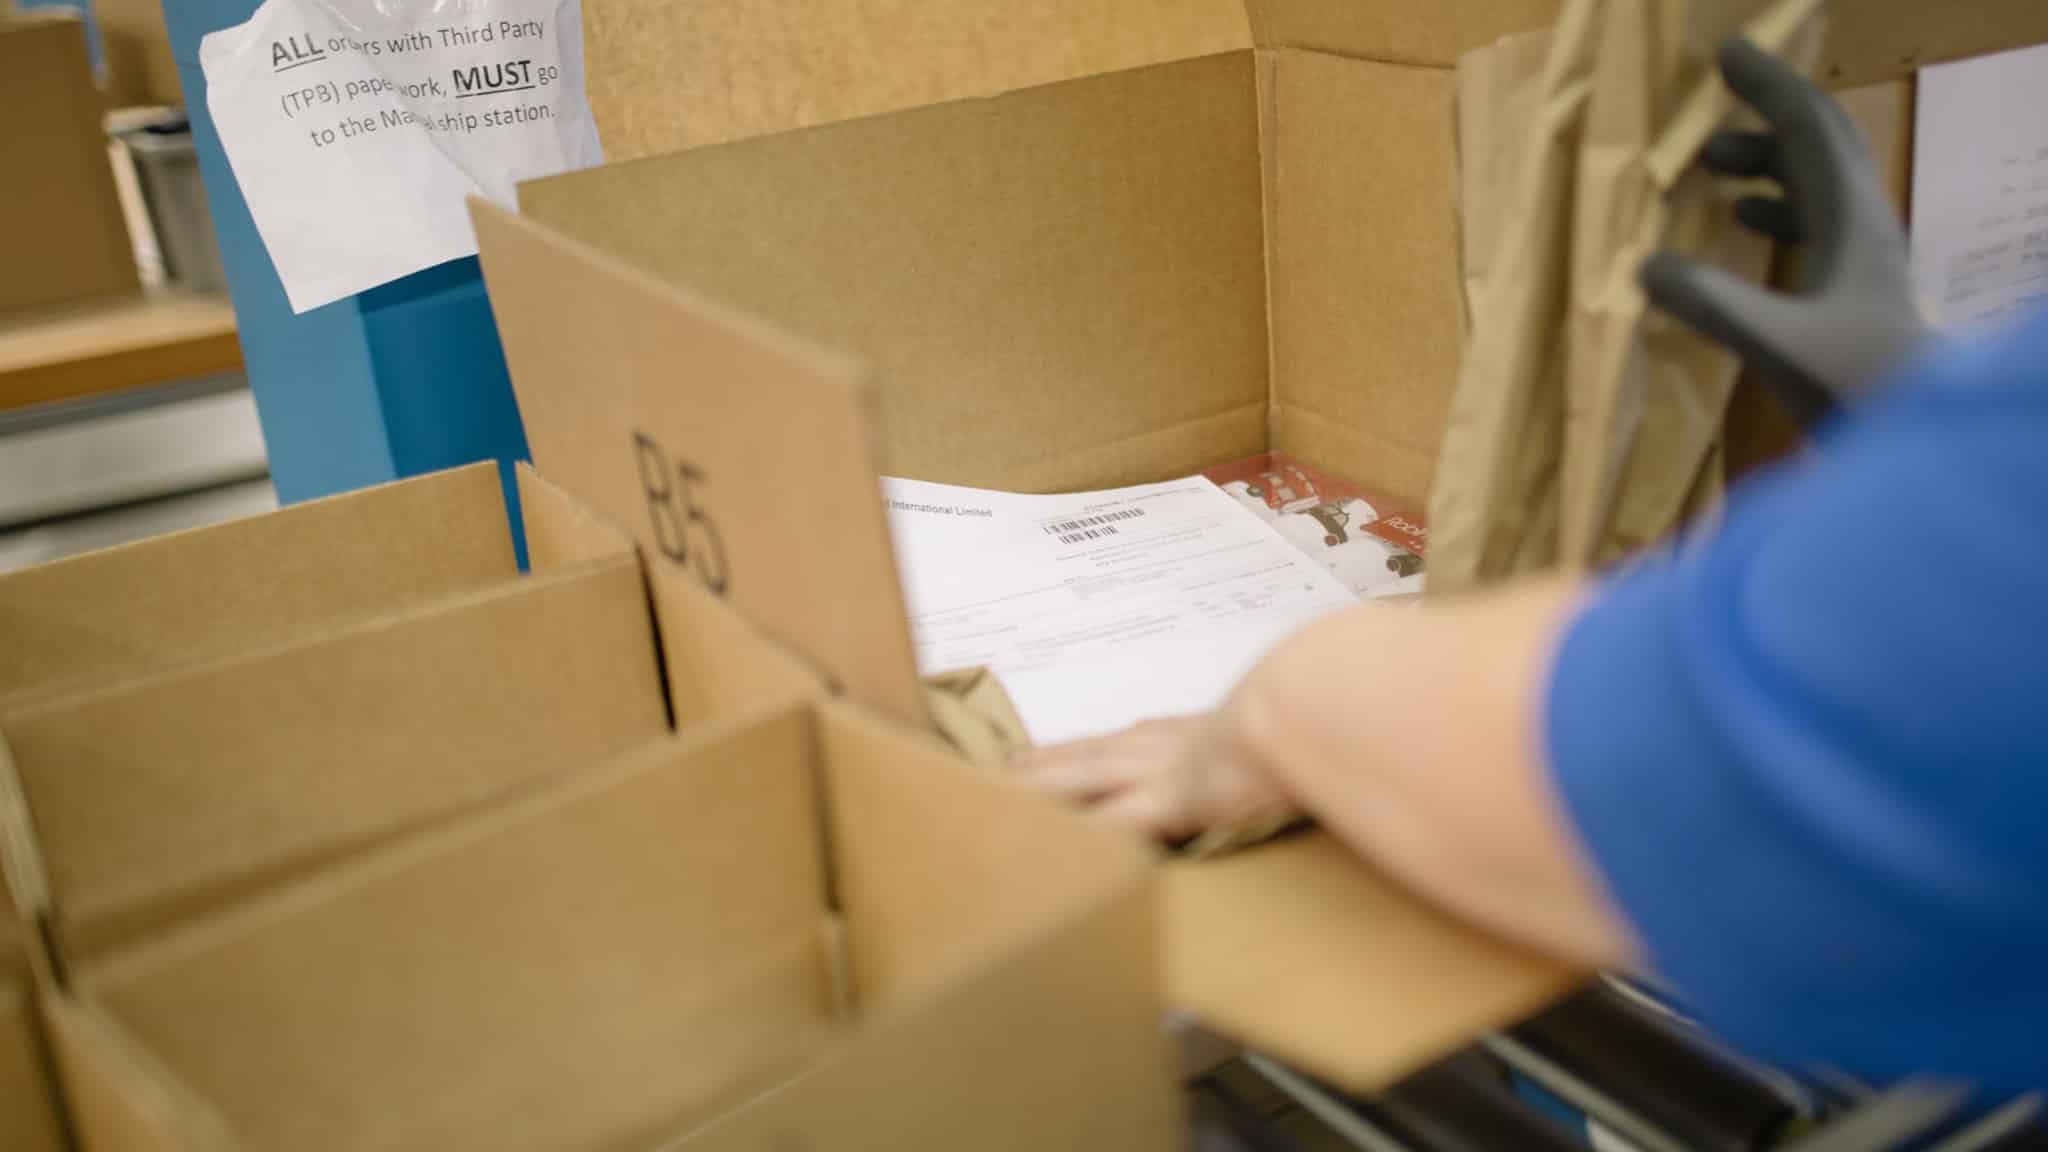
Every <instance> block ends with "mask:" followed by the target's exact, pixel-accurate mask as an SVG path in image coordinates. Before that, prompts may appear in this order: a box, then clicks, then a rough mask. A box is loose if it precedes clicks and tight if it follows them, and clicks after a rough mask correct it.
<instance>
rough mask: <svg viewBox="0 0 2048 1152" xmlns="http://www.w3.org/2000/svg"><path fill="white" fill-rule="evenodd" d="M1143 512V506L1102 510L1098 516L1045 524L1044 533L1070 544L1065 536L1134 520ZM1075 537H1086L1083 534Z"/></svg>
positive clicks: (1070, 541)
mask: <svg viewBox="0 0 2048 1152" xmlns="http://www.w3.org/2000/svg"><path fill="white" fill-rule="evenodd" d="M1144 514H1145V510H1144V509H1143V508H1125V509H1122V510H1121V511H1117V512H1104V513H1103V514H1102V515H1100V516H1083V517H1082V518H1081V519H1079V520H1068V521H1065V522H1064V523H1060V524H1047V525H1046V526H1045V534H1046V535H1047V536H1057V537H1059V538H1060V543H1062V544H1072V543H1074V541H1073V540H1069V539H1067V537H1068V536H1069V535H1073V534H1077V533H1079V532H1081V531H1082V530H1083V529H1086V528H1101V527H1105V526H1107V525H1112V524H1118V523H1121V522H1122V521H1125V520H1136V519H1138V518H1139V517H1141V516H1143V515H1144ZM1110 535H1112V536H1114V535H1116V533H1114V532H1111V533H1110ZM1077 538H1078V539H1084V540H1085V539H1087V537H1085V536H1080V537H1077Z"/></svg>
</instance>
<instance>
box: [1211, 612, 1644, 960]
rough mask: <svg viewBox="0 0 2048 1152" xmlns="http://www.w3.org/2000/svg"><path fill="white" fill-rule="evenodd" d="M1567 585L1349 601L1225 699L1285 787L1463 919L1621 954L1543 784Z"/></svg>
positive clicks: (1598, 955)
mask: <svg viewBox="0 0 2048 1152" xmlns="http://www.w3.org/2000/svg"><path fill="white" fill-rule="evenodd" d="M1583 594H1584V593H1583V590H1582V589H1581V588H1580V587H1579V586H1578V585H1576V584H1573V583H1567V582H1549V583H1543V584H1535V585H1529V586H1526V587H1522V588H1518V589H1513V590H1509V591H1506V592H1502V593H1496V594H1493V595H1490V596H1485V597H1478V598H1474V599H1472V600H1470V601H1469V602H1460V603H1457V604H1453V605H1449V606H1445V607H1433V608H1428V609H1425V610H1423V611H1419V612H1403V611H1394V610H1388V609H1385V608H1374V607H1365V608H1361V609H1359V610H1356V611H1353V612H1348V613H1346V614H1344V615H1342V616H1338V617H1333V618H1331V619H1329V620H1326V621H1323V622H1322V623H1319V624H1317V625H1315V626H1314V627H1311V628H1309V629H1308V630H1306V631H1305V632H1303V633H1302V634H1301V635H1299V636H1297V637H1295V638H1294V639H1292V640H1290V641H1289V642H1288V643H1287V644H1285V645H1283V646H1282V647H1281V648H1280V649H1278V650H1277V651H1275V652H1274V653H1273V654H1272V655H1271V656H1270V657H1269V658H1268V659H1267V660H1266V661H1265V663H1263V664H1262V665H1261V666H1260V667H1259V668H1258V670H1257V671H1255V672H1254V673H1253V674H1252V675H1251V677H1250V678H1248V679H1247V680H1246V682H1245V685H1244V686H1243V688H1242V689H1241V690H1240V691H1239V693H1238V695H1237V697H1236V698H1235V699H1234V700H1233V701H1232V703H1231V705H1230V708H1229V719H1230V721H1231V723H1232V725H1233V727H1234V728H1236V729H1237V730H1238V731H1239V732H1240V733H1241V734H1242V739H1243V740H1244V741H1245V743H1246V744H1247V745H1248V747H1249V748H1250V749H1251V750H1253V752H1254V754H1255V755H1256V756H1257V757H1258V758H1259V760H1260V761H1262V762H1263V763H1264V764H1265V765H1266V767H1267V770H1269V771H1270V772H1272V773H1273V775H1274V776H1275V777H1276V778H1277V779H1278V780H1279V781H1280V782H1281V784H1282V786H1283V787H1284V788H1285V789H1286V790H1287V792H1288V793H1289V794H1290V795H1292V796H1293V797H1294V798H1295V800H1296V801H1297V802H1298V803H1300V804H1301V805H1302V806H1303V807H1304V808H1306V809H1307V810H1308V811H1309V812H1310V813H1311V814H1312V815H1314V816H1315V817H1316V818H1317V819H1318V820H1320V821H1321V822H1322V824H1323V825H1324V826H1325V827H1327V828H1329V829H1330V830H1331V831H1332V832H1334V833H1335V834H1336V835H1337V836H1339V837H1340V838H1342V839H1343V840H1345V841H1346V842H1347V843H1348V844H1350V845H1351V846H1352V848H1353V849H1354V850H1356V851H1357V852H1359V853H1360V854H1361V855H1363V856H1365V857H1367V858H1369V859H1371V860H1373V861H1374V862H1376V863H1377V864H1379V865H1380V866H1381V867H1383V868H1386V869H1387V870H1388V871H1390V872H1392V873H1394V874H1395V875H1397V876H1399V877H1400V878H1401V879H1403V880H1404V881H1406V882H1407V883H1409V884H1410V885H1412V886H1413V887H1415V888H1416V889H1417V890H1418V891H1421V892H1422V893H1424V894H1425V895H1427V896H1430V897H1431V898H1433V899H1435V900H1437V901H1438V902H1440V903H1442V904H1444V905H1445V906H1446V907H1448V908H1450V909H1451V910H1452V911H1454V912H1457V913H1459V914H1461V915H1463V916H1465V917H1466V918H1468V919H1470V920H1472V921H1474V922H1476V923H1478V924H1480V925H1482V926H1484V927H1487V928H1490V929H1493V930H1495V931H1498V932H1501V933H1504V934H1507V935H1511V936H1514V937H1517V938H1519V939H1522V940H1524V941H1526V942H1528V943H1530V944H1532V945H1535V946H1538V947H1541V948H1543V949H1545V950H1547V951H1550V952H1552V953H1554V954H1558V955H1560V956H1564V957H1568V958H1571V959H1575V960H1579V961H1582V962H1585V963H1589V964H1595V965H1602V966H1619V965H1622V964H1625V963H1627V962H1629V961H1630V960H1631V955H1630V954H1631V946H1630V944H1629V941H1628V936H1627V933H1626V931H1625V929H1623V928H1622V927H1621V925H1620V923H1619V921H1618V919H1617V918H1616V916H1615V915H1614V913H1613V912H1612V911H1611V909H1610V908H1609V906H1608V904H1607V902H1606V899H1605V897H1604V896H1603V894H1602V893H1601V891H1600V889H1599V886H1598V884H1597V882H1596V881H1595V880H1594V879H1593V878H1592V873H1591V870H1590V869H1589V867H1588V866H1587V865H1586V863H1585V862H1584V861H1583V859H1582V858H1581V855H1580V849H1579V848H1578V846H1577V844H1576V842H1575V840H1574V838H1573V836H1572V834H1571V832H1570V831H1569V825H1568V822H1567V820H1566V818H1565V816H1564V813H1563V812H1562V810H1561V809H1560V807H1559V804H1558V802H1557V800H1556V798H1555V796H1554V795H1553V793H1552V790H1551V787H1550V783H1549V774H1548V772H1547V771H1546V767H1545V760H1544V743H1543V736H1542V733H1543V729H1542V709H1543V697H1544V689H1545V683H1546V680H1547V677H1548V670H1549V665H1550V661H1551V657H1552V653H1553V650H1554V648H1555V646H1556V643H1557V640H1558V637H1559V636H1560V634H1561V632H1562V630H1563V629H1564V627H1565V625H1566V623H1567V622H1568V620H1569V618H1570V615H1571V612H1572V610H1573V606H1574V605H1575V604H1576V603H1577V602H1578V599H1579V597H1580V596H1581V595H1583Z"/></svg>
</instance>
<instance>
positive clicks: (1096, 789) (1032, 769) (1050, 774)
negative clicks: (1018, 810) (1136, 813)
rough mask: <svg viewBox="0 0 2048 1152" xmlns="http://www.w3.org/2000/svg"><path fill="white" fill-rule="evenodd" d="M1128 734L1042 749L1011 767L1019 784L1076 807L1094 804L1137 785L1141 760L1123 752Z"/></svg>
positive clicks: (1031, 753)
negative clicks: (1077, 805) (1073, 804)
mask: <svg viewBox="0 0 2048 1152" xmlns="http://www.w3.org/2000/svg"><path fill="white" fill-rule="evenodd" d="M1128 735H1129V733H1124V734H1121V735H1118V736H1104V737H1100V738H1097V739H1094V740H1084V741H1080V742H1078V743H1074V744H1068V745H1065V746H1063V747H1057V748H1039V749H1034V750H1032V751H1030V752H1027V753H1025V754H1024V755H1022V756H1019V757H1018V758H1017V759H1016V760H1014V761H1012V762H1011V765H1010V768H1011V771H1012V772H1013V773H1014V775H1015V777H1016V779H1017V780H1018V782H1020V783H1022V784H1023V785H1025V786H1026V787H1028V788H1030V789H1032V790H1033V791H1036V792H1044V793H1047V794H1048V795H1052V796H1056V797H1058V798H1060V799H1062V800H1065V801H1068V802H1070V803H1075V804H1092V803H1094V802H1095V801H1097V800H1100V799H1102V798H1103V797H1105V796H1108V795H1110V794H1112V793H1115V792H1118V791H1121V790H1122V789H1124V788H1128V787H1130V786H1131V785H1132V784H1134V783H1136V782H1137V780H1138V778H1139V777H1140V776H1141V775H1142V773H1143V767H1142V760H1141V759H1139V758H1136V757H1133V756H1131V755H1130V754H1128V753H1127V752H1126V751H1125V749H1124V744H1125V743H1126V737H1128Z"/></svg>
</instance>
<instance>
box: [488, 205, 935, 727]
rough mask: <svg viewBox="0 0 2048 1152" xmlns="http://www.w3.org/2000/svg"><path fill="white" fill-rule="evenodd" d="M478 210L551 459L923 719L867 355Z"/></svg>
mask: <svg viewBox="0 0 2048 1152" xmlns="http://www.w3.org/2000/svg"><path fill="white" fill-rule="evenodd" d="M474 216H475V220H476V229H477V239H478V243H479V247H480V250H481V253H482V258H483V265H484V272H485V275H486V277H487V278H488V280H489V283H490V295H491V307H492V309H493V310H494V311H495V312H496V314H497V318H498V329H499V332H500V333H501V334H502V336H503V338H504V343H505V359H506V362H507V364H508V365H509V366H510V368H511V371H512V384H513V388H514V390H515V391H516V392H517V393H518V396H519V406H520V410H521V412H522V414H523V416H524V418H525V422H526V434H527V441H528V443H529V444H530V445H531V446H532V448H533V456H534V460H535V462H536V464H537V465H538V466H539V468H540V469H541V471H542V472H544V473H545V474H546V475H547V476H548V477H549V478H550V479H552V480H553V481H554V482H555V483H557V484H560V485H562V487H564V488H565V489H567V490H568V491H570V492H573V493H575V494H576V495H577V496H578V497H580V498H581V499H583V500H585V501H587V502H588V503H589V504H590V505H591V507H592V508H593V509H595V510H596V511H597V512H598V513H599V514H600V515H602V516H604V517H605V518H606V519H608V520H610V521H612V522H613V523H617V524H621V525H627V526H630V527H631V530H632V533H633V535H634V537H635V538H636V539H637V540H638V541H639V543H640V545H641V547H642V548H643V549H644V550H645V551H646V555H647V557H648V561H649V563H650V564H654V565H665V566H668V567H670V568H672V569H676V570H680V571H682V572H685V573H688V574H690V575H691V577H692V578H694V579H697V580H699V581H700V582H702V583H703V584H705V585H706V586H707V587H709V588H711V589H712V590H714V591H716V592H718V593H720V594H721V595H723V596H726V597H728V598H730V599H731V601H732V603H733V604H734V605H735V606H736V607H738V608H739V609H740V610H741V611H742V612H743V613H745V614H746V615H747V617H748V618H749V619H751V620H753V621H754V622H755V623H757V624H758V625H759V626H760V627H761V629H762V631H763V632H764V633H766V634H767V635H768V636H770V637H772V638H777V639H781V640H783V641H786V642H788V643H789V644H791V645H792V646H794V647H795V648H797V649H798V650H800V651H802V652H804V653H806V654H807V655H808V656H810V657H811V658H812V659H814V660H816V661H817V662H818V664H819V665H820V667H821V668H822V670H823V671H824V672H825V673H826V674H827V675H828V676H831V677H833V678H835V679H836V680H837V681H838V682H839V683H842V684H846V685H850V686H851V688H852V691H853V693H854V694H855V696H856V697H857V698H859V699H861V700H862V701H863V702H865V703H868V704H870V705H872V706H874V707H876V708H879V709H881V710H883V711H884V712H887V713H888V714H890V715H893V716H897V717H899V718H903V719H905V720H912V721H915V720H919V719H921V718H922V716H923V707H924V705H923V700H922V697H921V696H920V695H919V693H918V689H917V677H916V665H915V662H914V661H913V660H912V657H911V649H910V634H909V630H908V627H907V625H906V623H905V619H906V618H905V616H904V612H903V608H902V594H901V591H900V590H899V588H898V587H897V583H896V569H895V559H894V555H893V553H892V552H891V551H890V546H889V538H888V530H887V527H886V523H885V521H884V519H883V511H882V500H881V493H880V492H879V491H878V490H877V488H876V485H875V466H874V461H873V455H874V453H873V450H872V448H871V445H872V434H871V432H870V430H869V429H870V424H869V422H868V421H867V420H866V419H865V418H864V416H865V413H866V412H867V411H868V409H869V408H870V407H871V406H872V403H873V400H872V395H873V394H872V388H871V386H870V385H869V384H868V383H867V381H866V379H865V377H864V376H863V374H862V373H861V371H860V370H859V369H858V368H857V367H856V366H855V365H854V364H853V363H852V362H850V361H847V360H845V359H842V358H839V357H836V356H830V355H827V354H824V353H822V352H818V351H816V350H814V349H812V348H810V347H808V346H806V345H804V344H802V343H800V342H798V341H796V340H794V339H791V338H787V337H784V336H782V335H781V334H779V333H777V332H775V331H773V330H772V329H770V328H768V327H767V326H766V325H763V324H760V323H758V322H756V321H753V320H750V319H747V318H744V317H741V316H739V315H738V314H736V313H734V312H731V311H729V310H727V309H725V308H722V307H719V306H716V305H713V304H711V303H709V302H707V301H705V300H703V299H701V298H698V297H695V296H692V295H689V294H687V293H685V292H683V291H682V290H680V289H677V288H675V287H673V286H671V285H668V284H663V283H661V282H659V281H657V280H655V279H654V278H653V277H651V276H648V275H646V274H644V273H640V272H637V271H634V270H633V269H631V268H629V267H627V266H626V265H624V264H623V263H621V262H620V261H619V260H617V259H614V258H612V257H609V256H607V255H605V254H604V253H601V252H598V251H596V250H594V249H592V248H590V247H588V246H585V245H582V244H578V243H575V242H573V241H571V240H567V239H565V238H563V237H561V236H559V235H555V234H553V233H551V232H549V231H548V230H546V229H544V228H541V227H539V226H537V225H535V224H534V223H533V222H532V221H529V220H525V219H521V218H520V217H518V216H514V215H512V214H510V213H507V212H503V211H500V210H498V209H496V208H494V207H492V206H491V205H488V204H484V203H481V202H477V203H476V204H475V205H474ZM849 605H859V610H857V611H849V610H848V606H849Z"/></svg>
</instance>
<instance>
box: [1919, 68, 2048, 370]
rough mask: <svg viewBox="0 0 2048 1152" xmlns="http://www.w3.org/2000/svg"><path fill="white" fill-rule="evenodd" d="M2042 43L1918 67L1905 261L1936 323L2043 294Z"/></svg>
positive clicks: (2047, 193)
mask: <svg viewBox="0 0 2048 1152" xmlns="http://www.w3.org/2000/svg"><path fill="white" fill-rule="evenodd" d="M2043 107H2048V47H2041V48H2027V49H2022V50H2021V51H2018V52H2006V53H2001V54H1999V55H1996V56H1986V57H1982V58H1980V59H1976V60H1965V61H1962V62H1960V63H1956V64H1943V65H1940V66H1938V67H1933V68H1928V69H1925V70H1924V71H1922V72H1921V73H1920V90H1919V113H1918V125H1917V128H1916V130H1915V138H1916V143H1915V145H1914V148H1915V153H1914V158H1913V269H1914V275H1915V276H1916V278H1917V279H1918V281H1919V285H1920V291H1921V294H1922V296H1923V297H1925V299H1926V301H1927V303H1928V305H1929V307H1930V314H1931V316H1932V318H1933V319H1934V320H1935V321H1936V322H1937V323H1938V324H1939V325H1940V326H1941V327H1943V328H1947V329H1964V330H1967V329H1971V328H1980V327H1985V326H1992V325H1997V324H2001V323H2003V322H2005V321H2007V320H2009V319H2013V318H2016V317H2017V316H2018V315H2019V314H2021V313H2023V312H2025V311H2027V310H2029V309H2032V308H2038V307H2039V306H2040V305H2041V304H2042V303H2043V302H2048V118H2044V117H2042V116H2041V115H2039V114H2038V109H2041V108H2043Z"/></svg>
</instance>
